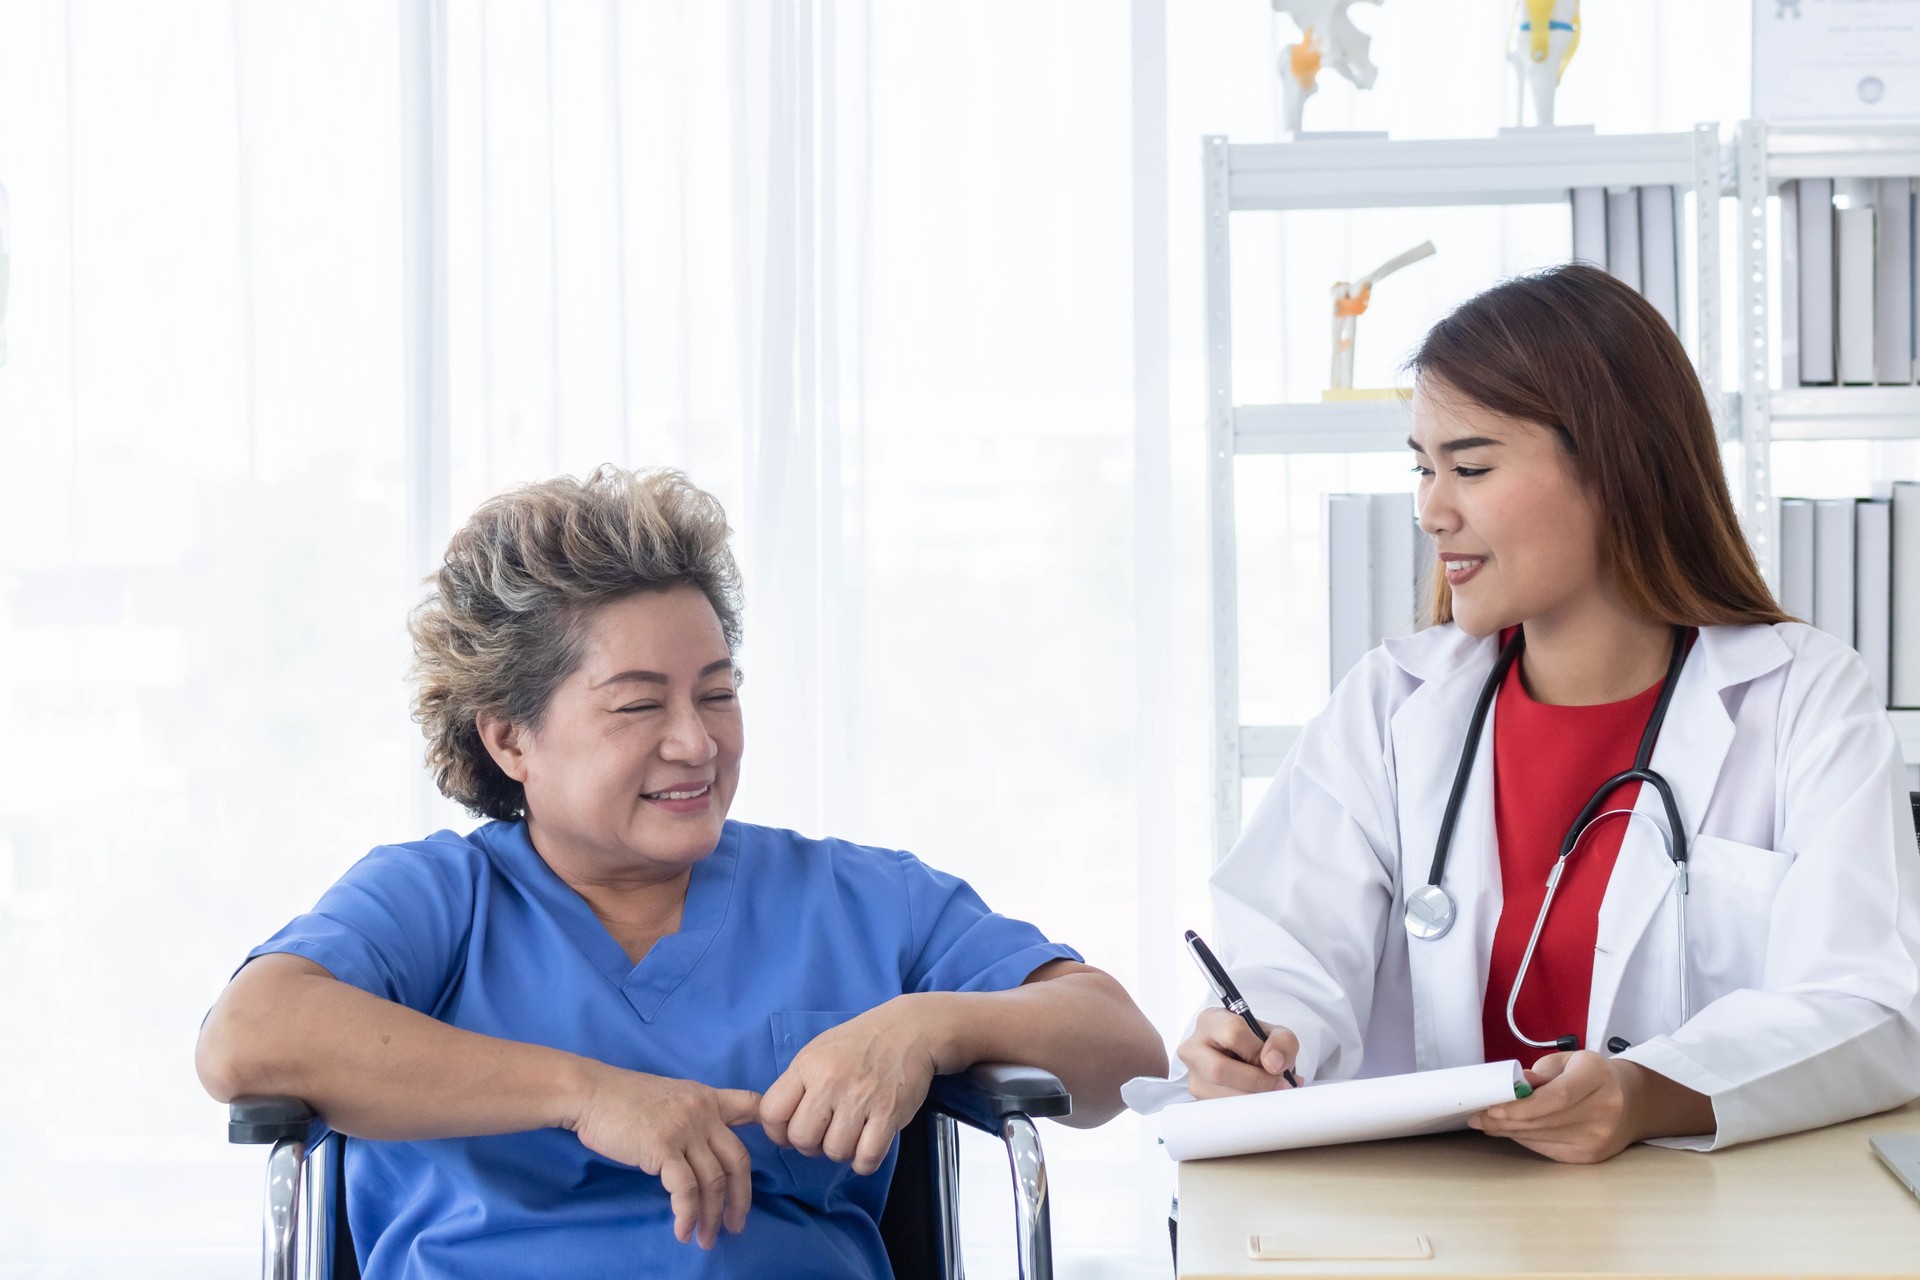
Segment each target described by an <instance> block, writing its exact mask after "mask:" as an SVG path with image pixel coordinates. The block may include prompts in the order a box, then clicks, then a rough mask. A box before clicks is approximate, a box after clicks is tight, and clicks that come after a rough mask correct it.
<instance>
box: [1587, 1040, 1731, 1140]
mask: <svg viewBox="0 0 1920 1280" xmlns="http://www.w3.org/2000/svg"><path fill="white" fill-rule="evenodd" d="M1607 1065H1608V1066H1609V1067H1611V1068H1612V1069H1613V1073H1614V1078H1615V1079H1616V1080H1618V1081H1619V1083H1620V1093H1621V1096H1622V1098H1623V1099H1624V1102H1625V1111H1626V1115H1625V1128H1626V1132H1627V1138H1628V1140H1629V1141H1631V1142H1645V1141H1646V1140H1648V1139H1649V1138H1688V1137H1694V1136H1696V1135H1699V1134H1710V1133H1713V1132H1714V1131H1715V1130H1716V1129H1717V1128H1718V1127H1719V1124H1718V1122H1717V1121H1716V1120H1715V1119H1714V1115H1713V1100H1712V1099H1711V1098H1709V1097H1707V1096H1706V1095H1705V1094H1703V1093H1697V1092H1695V1091H1694V1090H1692V1089H1689V1088H1687V1087H1686V1086H1685V1085H1683V1084H1681V1083H1680V1082H1679V1081H1677V1080H1674V1079H1672V1078H1670V1077H1668V1076H1663V1075H1661V1074H1660V1073H1659V1072H1658V1071H1655V1070H1653V1069H1652V1068H1651V1067H1644V1066H1641V1065H1640V1064H1639V1063H1637V1062H1629V1061H1626V1060H1625V1059H1622V1058H1611V1059H1609V1060H1608V1062H1607Z"/></svg>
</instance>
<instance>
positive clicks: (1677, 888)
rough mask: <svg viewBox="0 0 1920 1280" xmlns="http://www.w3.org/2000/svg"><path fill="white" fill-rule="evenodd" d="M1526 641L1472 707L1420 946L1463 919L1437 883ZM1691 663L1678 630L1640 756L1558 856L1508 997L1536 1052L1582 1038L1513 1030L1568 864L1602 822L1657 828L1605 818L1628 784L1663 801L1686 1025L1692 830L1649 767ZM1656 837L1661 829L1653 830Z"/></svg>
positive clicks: (1418, 914)
mask: <svg viewBox="0 0 1920 1280" xmlns="http://www.w3.org/2000/svg"><path fill="white" fill-rule="evenodd" d="M1526 643H1527V636H1526V631H1525V630H1524V629H1521V630H1516V631H1515V632H1514V633H1513V639H1511V640H1509V641H1508V642H1507V646H1506V648H1505V649H1503V650H1501V652H1500V660H1499V661H1498V662H1496V663H1494V664H1493V674H1491V675H1489V676H1488V677H1487V683H1486V685H1485V686H1484V687H1483V688H1482V689H1481V690H1480V700H1479V701H1478V702H1477V703H1475V704H1474V708H1473V720H1472V721H1471V722H1470V723H1469V724H1468V726H1467V745H1466V749H1465V750H1464V751H1462V752H1461V755H1460V765H1459V768H1458V769H1456V770H1455V771H1454V775H1453V791H1452V794H1450V795H1449V796H1448V797H1447V811H1446V815H1445V816H1444V817H1442V818H1441V820H1440V839H1439V842H1438V844H1437V845H1436V846H1435V848H1434V851H1433V867H1432V869H1431V870H1430V871H1428V872H1427V882H1426V884H1424V885H1422V886H1420V888H1418V889H1416V890H1414V891H1413V892H1412V893H1410V894H1408V895H1407V917H1406V918H1407V932H1408V933H1410V934H1412V935H1413V936H1414V937H1416V938H1419V939H1421V940H1422V941H1432V940H1433V939H1435V938H1439V937H1444V936H1445V935H1446V932H1447V930H1449V929H1451V928H1453V922H1454V920H1455V919H1456V918H1457V917H1458V916H1459V908H1458V907H1457V906H1456V905H1455V903H1454V901H1453V895H1452V894H1450V893H1448V892H1447V891H1446V890H1445V889H1443V888H1441V887H1440V877H1441V876H1442V875H1443V874H1444V873H1445V872H1446V869H1447V851H1448V849H1450V848H1451V847H1452V845H1453V827H1454V823H1455V821H1456V820H1457V819H1458V818H1459V816H1460V801H1461V799H1462V798H1463V797H1464V796H1465V795H1466V792H1467V779H1468V778H1469V777H1470V776H1471V775H1472V773H1473V759H1474V757H1475V756H1476V755H1478V754H1479V751H1480V733H1481V730H1482V729H1484V728H1485V727H1486V723H1487V709H1488V708H1489V707H1491V706H1492V705H1493V696H1494V694H1495V693H1497V692H1498V691H1499V689H1500V685H1501V683H1502V682H1504V681H1505V680H1506V678H1507V672H1508V671H1509V670H1511V669H1512V667H1513V664H1514V663H1515V662H1516V661H1518V660H1519V657H1520V652H1521V650H1522V649H1524V648H1526ZM1686 661H1687V633H1686V631H1685V630H1684V629H1682V628H1678V627H1676V628H1675V629H1674V633H1673V657H1672V658H1670V659H1669V660H1668V662H1667V676H1666V679H1665V680H1664V681H1663V682H1662V683H1661V685H1660V699H1659V701H1658V702H1656V703H1655V704H1654V707H1653V714H1652V715H1651V716H1649V717H1648V719H1647V728H1646V731H1645V732H1644V733H1642V734H1641V735H1640V749H1639V751H1637V752H1636V753H1635V754H1634V758H1633V768H1631V769H1628V770H1627V771H1626V772H1624V773H1618V774H1615V775H1614V776H1613V777H1611V778H1608V779H1607V780H1606V781H1605V782H1603V783H1601V784H1600V789H1599V790H1598V791H1595V792H1594V793H1593V796H1592V798H1591V799H1589V800H1588V801H1587V803H1586V806H1585V807H1584V808H1582V809H1581V810H1580V816H1579V817H1577V818H1575V819H1574V820H1573V825H1572V826H1571V827H1569V828H1568V829H1567V837H1566V839H1564V840H1562V841H1561V842H1560V855H1559V856H1558V857H1557V858H1555V859H1554V862H1553V870H1552V871H1551V872H1550V873H1549V874H1548V876H1547V896H1546V899H1545V900H1544V901H1542V902H1541V904H1540V914H1539V916H1538V917H1537V918H1536V919H1535V920H1534V922H1533V933H1532V935H1531V936H1530V937H1529V938H1528V939H1527V950H1526V953H1525V954H1524V955H1523V956H1522V957H1521V959H1520V971H1519V972H1518V973H1516V974H1514V977H1513V990H1512V991H1510V992H1509V993H1508V994H1507V1028H1508V1030H1510V1031H1512V1032H1513V1034H1514V1038H1515V1039H1517V1040H1519V1041H1520V1042H1521V1043H1522V1044H1527V1045H1531V1046H1533V1047H1534V1048H1536V1049H1560V1050H1566V1049H1577V1048H1579V1047H1580V1037H1579V1036H1558V1037H1556V1038H1554V1039H1552V1040H1535V1039H1533V1038H1532V1037H1531V1036H1529V1035H1527V1034H1526V1033H1525V1032H1523V1031H1521V1030H1520V1028H1519V1027H1518V1026H1517V1025H1515V1023H1514V1020H1513V1010H1514V1006H1515V1005H1516V1004H1517V1003H1518V1002H1519V999H1520V985H1521V984H1522V983H1523V982H1525V981H1526V980H1527V967H1528V966H1529V965H1531V964H1532V963H1533V951H1534V947H1535V946H1536V945H1537V944H1538V943H1539V941H1540V931H1541V929H1542V928H1544V927H1545V925H1546V923H1547V912H1548V911H1549V910H1551V909H1552V907H1553V895H1554V892H1555V890H1557V889H1558V888H1559V885H1560V876H1561V873H1562V872H1564V871H1565V870H1566V867H1567V859H1568V857H1570V856H1571V855H1572V853H1573V851H1574V850H1575V849H1577V848H1579V847H1580V842H1581V840H1582V839H1584V838H1585V837H1586V834H1587V831H1588V830H1589V829H1590V828H1591V827H1592V826H1593V824H1594V823H1596V822H1598V821H1599V820H1600V819H1602V818H1607V817H1612V816H1613V815H1615V814H1621V815H1624V816H1626V817H1628V818H1641V819H1644V820H1645V821H1648V822H1652V821H1653V819H1651V818H1649V817H1647V815H1645V814H1643V813H1639V812H1636V811H1635V810H1632V809H1608V810H1605V811H1604V812H1603V811H1602V806H1604V805H1605V804H1606V802H1607V798H1608V797H1609V796H1611V795H1612V794H1613V793H1614V792H1615V791H1617V790H1619V789H1620V788H1621V787H1623V786H1625V785H1626V784H1627V783H1629V782H1644V783H1646V784H1647V785H1648V786H1650V787H1652V788H1653V789H1654V790H1655V791H1656V792H1658V793H1659V796H1660V806H1661V808H1663V809H1665V810H1666V814H1667V827H1666V830H1664V831H1661V832H1660V837H1661V840H1662V842H1663V843H1664V844H1665V845H1666V850H1667V857H1668V858H1670V859H1672V860H1673V869H1674V895H1675V898H1676V905H1675V912H1674V914H1675V915H1676V916H1678V917H1679V921H1680V926H1679V928H1680V940H1679V941H1680V1020H1681V1021H1682V1022H1685V1021H1686V1020H1687V906H1686V903H1687V829H1686V827H1685V826H1683V825H1682V824H1681V821H1680V807H1679V805H1677V804H1676V803H1674V799H1673V788H1672V787H1670V786H1668V785H1667V780H1666V779H1665V778H1663V777H1661V776H1660V775H1659V774H1658V773H1655V772H1654V771H1653V770H1652V769H1651V768H1649V767H1648V765H1649V762H1650V761H1652V759H1653V744H1654V741H1655V740H1656V739H1657V738H1659V736H1660V725H1661V722H1663V721H1664V720H1665V719H1666V718H1667V704H1669V703H1670V702H1672V701H1673V689H1674V686H1675V685H1676V684H1678V683H1679V679H1680V668H1681V667H1683V666H1685V665H1686ZM1654 828H1655V829H1656V830H1659V824H1658V823H1654Z"/></svg>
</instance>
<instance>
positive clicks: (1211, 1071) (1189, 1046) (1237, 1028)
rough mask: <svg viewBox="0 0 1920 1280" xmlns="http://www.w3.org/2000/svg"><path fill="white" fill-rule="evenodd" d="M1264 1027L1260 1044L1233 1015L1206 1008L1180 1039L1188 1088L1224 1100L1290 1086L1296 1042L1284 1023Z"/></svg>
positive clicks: (1203, 1096)
mask: <svg viewBox="0 0 1920 1280" xmlns="http://www.w3.org/2000/svg"><path fill="white" fill-rule="evenodd" d="M1261 1025H1262V1026H1263V1027H1266V1031H1267V1038H1266V1040H1265V1042H1264V1043H1263V1042H1262V1041H1261V1039H1260V1037H1259V1036H1257V1035H1255V1034H1254V1032H1253V1029H1252V1028H1251V1027H1249V1026H1248V1025H1247V1024H1246V1023H1245V1022H1244V1021H1243V1020H1242V1019H1241V1018H1240V1017H1239V1015H1237V1014H1233V1013H1229V1012H1227V1011H1226V1010H1225V1009H1207V1010H1205V1011H1203V1012H1202V1013H1201V1014H1200V1020H1199V1021H1198V1022H1196V1023H1195V1024H1194V1028H1193V1034H1192V1035H1190V1036H1188V1037H1187V1038H1186V1039H1185V1040H1184V1041H1182V1042H1181V1044H1180V1048H1179V1051H1178V1052H1179V1055H1180V1061H1182V1062H1184V1063H1186V1064H1187V1088H1188V1090H1190V1091H1191V1092H1192V1094H1193V1096H1194V1097H1196V1098H1229V1097H1232V1096H1233V1095H1235V1094H1239V1093H1268V1092H1271V1091H1273V1090H1275V1089H1291V1088H1293V1087H1294V1083H1293V1081H1292V1080H1290V1079H1289V1075H1290V1074H1291V1072H1292V1071H1293V1060H1294V1058H1295V1056H1296V1055H1297V1054H1299V1052H1300V1041H1299V1040H1297V1039H1296V1038H1295V1037H1294V1034H1293V1032H1291V1031H1289V1030H1287V1029H1286V1028H1285V1027H1267V1026H1266V1024H1265V1023H1262V1024H1261Z"/></svg>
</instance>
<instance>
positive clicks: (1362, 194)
mask: <svg viewBox="0 0 1920 1280" xmlns="http://www.w3.org/2000/svg"><path fill="white" fill-rule="evenodd" d="M1203 147H1204V152H1205V166H1206V240H1207V245H1206V254H1207V259H1206V295H1207V404H1208V424H1207V442H1208V464H1209V482H1210V483H1209V495H1210V499H1211V526H1210V530H1209V534H1210V538H1211V546H1212V553H1213V554H1212V561H1213V606H1212V607H1213V623H1212V625H1213V719H1214V734H1213V759H1214V796H1213V802H1214V831H1215V846H1216V848H1215V853H1216V857H1217V856H1219V854H1222V853H1224V852H1225V851H1226V849H1227V848H1228V847H1229V846H1230V845H1231V843H1232V841H1233V840H1234V838H1235V837H1236V836H1237V835H1238V833H1239V830H1240V790H1241V784H1242V781H1243V780H1244V779H1247V778H1256V777H1267V776H1271V775H1272V774H1273V773H1274V772H1275V771H1276V770H1277V769H1278V768H1279V764H1280V761H1281V760H1282V759H1283V758H1284V757H1285V755H1286V753H1287V751H1288V750H1289V749H1290V748H1291V747H1292V745H1293V743H1294V741H1295V739H1297V738H1298V736H1299V732H1300V731H1299V727H1298V726H1294V725H1249V724H1242V723H1241V721H1240V682H1239V642H1238V628H1239V609H1238V602H1237V598H1236V592H1237V588H1236V578H1235V572H1236V559H1237V556H1236V546H1235V531H1234V504H1233V474H1234V461H1235V459H1236V458H1238V457H1241V456H1243V455H1249V454H1287V453H1322V454H1325V453H1369V452H1389V451H1397V450H1400V449H1403V448H1405V447H1406V418H1405V410H1404V408H1403V407H1401V406H1400V405H1398V404H1396V403H1393V402H1390V401H1389V402H1368V401H1358V402H1345V403H1331V404H1280V405H1237V404H1234V403H1233V399H1232V386H1233V357H1232V327H1231V316H1232V279H1231V269H1230V268H1231V236H1230V222H1231V215H1232V214H1234V213H1238V212H1242V211H1248V210H1289V209H1338V208H1349V209H1361V208H1383V207H1395V206H1402V207H1404V206H1416V207H1429V206H1436V205H1461V204H1477V205H1503V204H1546V203H1557V202H1561V201H1564V200H1566V199H1567V198H1568V193H1569V191H1570V190H1571V189H1572V188H1574V187H1583V186H1605V187H1621V186H1654V185H1664V186H1676V187H1685V188H1688V189H1690V190H1691V191H1692V192H1693V194H1694V246H1693V249H1694V254H1693V260H1694V264H1695V286H1696V295H1695V302H1696V308H1695V317H1694V318H1695V326H1694V333H1695V342H1694V353H1693V354H1694V363H1695V367H1696V368H1697V369H1698V370H1699V373H1700V379H1701V382H1702V383H1703V384H1704V385H1705V386H1707V387H1709V388H1712V387H1718V386H1720V385H1721V364H1720V324H1721V322H1720V310H1719V308H1720V304H1721V296H1722V295H1721V281H1720V243H1719V211H1720V200H1721V197H1722V196H1723V195H1735V196H1737V197H1738V198H1739V200H1740V202H1741V214H1740V224H1739V225H1740V233H1739V234H1740V241H1739V257H1738V262H1739V281H1738V283H1739V289H1738V292H1737V295H1736V296H1737V297H1738V298H1739V299H1740V314H1741V318H1742V319H1741V325H1740V335H1741V347H1740V350H1741V368H1740V388H1741V389H1740V391H1738V392H1735V393H1731V394H1728V395H1727V396H1725V397H1724V399H1723V402H1722V405H1721V415H1720V421H1719V423H1718V426H1719V430H1720V434H1721V438H1722V439H1723V440H1726V441H1728V442H1729V443H1736V442H1737V443H1739V444H1740V445H1741V446H1742V449H1741V454H1742V459H1741V467H1740V475H1739V476H1738V477H1737V480H1738V488H1739V490H1740V493H1741V500H1742V513H1743V518H1744V520H1745V523H1746V527H1747V532H1748V536H1749V538H1750V539H1751V540H1752V542H1753V546H1754V551H1755V554H1756V555H1757V556H1758V558H1759V560H1760V563H1761V567H1762V569H1763V571H1765V572H1766V573H1767V574H1768V578H1769V581H1772V579H1773V576H1774V568H1773V554H1772V549H1773V546H1774V543H1775V540H1776V538H1777V529H1778V514H1777V510H1776V507H1775V504H1774V501H1773V471H1772V462H1771V457H1770V453H1771V448H1772V445H1773V443H1774V442H1775V441H1785V440H1916V439H1920V387H1789V388H1780V389H1776V388H1774V387H1773V386H1772V385H1771V380H1770V377H1769V363H1770V347H1769V338H1768V319H1769V316H1768V309H1769V302H1768V294H1769V287H1770V284H1771V280H1772V273H1773V272H1774V271H1775V270H1776V266H1775V262H1774V259H1775V254H1774V252H1773V246H1772V245H1771V244H1770V243H1769V237H1768V232H1767V198H1768V196H1769V195H1770V194H1773V193H1776V192H1777V191H1778V188H1779V184H1780V183H1781V182H1782V181H1785V180H1788V179H1793V178H1800V177H1874V178H1880V177H1901V176H1916V177H1920V126H1912V127H1903V128H1876V129H1836V128H1827V129H1782V128H1769V127H1767V126H1765V125H1761V124H1757V123H1752V122H1749V123H1745V124H1743V125H1741V126H1740V129H1739V134H1738V138H1737V140H1736V142H1735V143H1734V144H1733V146H1732V147H1731V148H1729V149H1727V150H1726V151H1724V152H1723V149H1722V147H1721V145H1720V142H1719V130H1718V126H1716V125H1699V126H1697V127H1695V128H1694V129H1693V130H1692V131H1691V132H1690V133H1680V134H1647V135H1635V136H1628V137H1599V136H1585V137H1546V136H1541V137H1535V136H1527V135H1521V136H1509V137H1502V138H1493V139H1476V140H1464V141H1441V142H1393V141H1382V140H1361V141H1353V142H1344V143H1333V142H1328V143H1311V142H1310V143H1282V144H1271V145H1252V146H1247V145H1239V146H1236V145H1232V144H1229V143H1228V142H1227V140H1226V139H1225V138H1221V137H1209V138H1207V139H1205V140H1204V142H1203ZM1892 715H1893V722H1894V728H1895V731H1896V732H1897V733H1898V734H1899V737H1900V742H1901V749H1902V753H1903V754H1904V756H1905V757H1906V760H1907V762H1908V763H1909V764H1920V711H1896V712H1894V713H1892Z"/></svg>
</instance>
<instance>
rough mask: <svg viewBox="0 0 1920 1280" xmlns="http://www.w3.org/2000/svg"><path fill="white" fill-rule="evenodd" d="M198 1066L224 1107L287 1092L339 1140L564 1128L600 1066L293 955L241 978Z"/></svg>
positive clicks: (207, 1029) (216, 1012) (220, 1010)
mask: <svg viewBox="0 0 1920 1280" xmlns="http://www.w3.org/2000/svg"><path fill="white" fill-rule="evenodd" d="M194 1061H195V1066H196V1067H197V1068H198V1070H199V1073H200V1081H201V1083H202V1084H203V1085H205V1086H206V1089H207V1092H209V1093H211V1094H212V1095H213V1096H214V1097H215V1098H217V1099H218V1100H220V1101H222V1102H227V1101H231V1100H232V1099H233V1098H235V1097H239V1096H242V1095H246V1094H290V1095H292V1096H294V1097H297V1098H302V1099H304V1100H305V1101H306V1102H307V1103H308V1104H309V1105H311V1106H312V1107H313V1108H314V1109H315V1110H316V1111H318V1112H319V1113H320V1114H321V1116H322V1117H324V1118H325V1120H326V1122H327V1123H328V1124H329V1125H330V1126H331V1127H333V1128H334V1129H337V1130H339V1131H340V1132H342V1133H346V1134H351V1135H353V1136H354V1137H361V1138H387V1139H396V1140H406V1139H417V1138H447V1137H465V1136H473V1135H478V1134H488V1133H517V1132H520V1131H522V1130H526V1129H542V1128H550V1127H559V1126H566V1125H569V1124H571V1122H572V1120H573V1118H574V1115H573V1110H574V1109H577V1107H578V1105H579V1100H580V1099H581V1098H582V1097H583V1096H584V1095H585V1092H586V1089H587V1087H588V1086H587V1082H588V1080H589V1078H590V1073H591V1072H592V1071H593V1070H595V1069H596V1068H598V1069H603V1070H604V1069H605V1068H601V1067H600V1064H597V1063H593V1062H591V1061H590V1060H588V1059H586V1058H582V1057H579V1056H577V1055H575V1054H570V1053H565V1052H562V1051H561V1050H558V1049H549V1048H546V1047H544V1046H541V1045H530V1044H521V1043H519V1042H517V1041H512V1040H500V1039H496V1038H494V1037H492V1036H484V1035H478V1034H476V1033H474V1032H471V1031H462V1030H460V1029H459V1028H457V1027H450V1026H448V1025H446V1024H445V1023H443V1022H438V1021H436V1020H434V1019H433V1018H430V1017H427V1016H426V1015H425V1014H421V1013H416V1012H414V1011H413V1010H412V1009H408V1008H406V1007H404V1006H402V1005H398V1004H394V1003H392V1002H391V1001H387V1000H382V999H380V998H379V997H378V996H373V995H369V994H367V993H366V992H364V991H361V990H360V989H359V988H357V987H352V986H349V985H347V984H346V983H344V982H340V981H337V980H336V979H334V978H333V977H332V976H331V975H330V974H328V973H327V971H326V970H325V969H322V968H321V967H320V966H319V965H317V964H314V963H313V962H311V961H309V960H303V959H301V958H299V957H297V956H287V955H270V956H262V957H261V958H260V959H258V960H256V961H254V962H253V963H252V964H249V965H248V966H247V967H246V968H244V969H242V970H241V971H240V973H239V974H237V975H236V976H235V977H234V980H233V981H232V982H231V983H229V984H228V986H227V990H226V991H225V992H224V993H223V994H222V995H221V997H220V1001H219V1003H218V1004H216V1005H215V1006H214V1009H213V1012H212V1014H210V1015H209V1016H208V1018H207V1022H206V1025H205V1026H204V1027H202V1028H201V1030H200V1042H199V1045H198V1047H197V1049H196V1051H195V1055H194Z"/></svg>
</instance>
